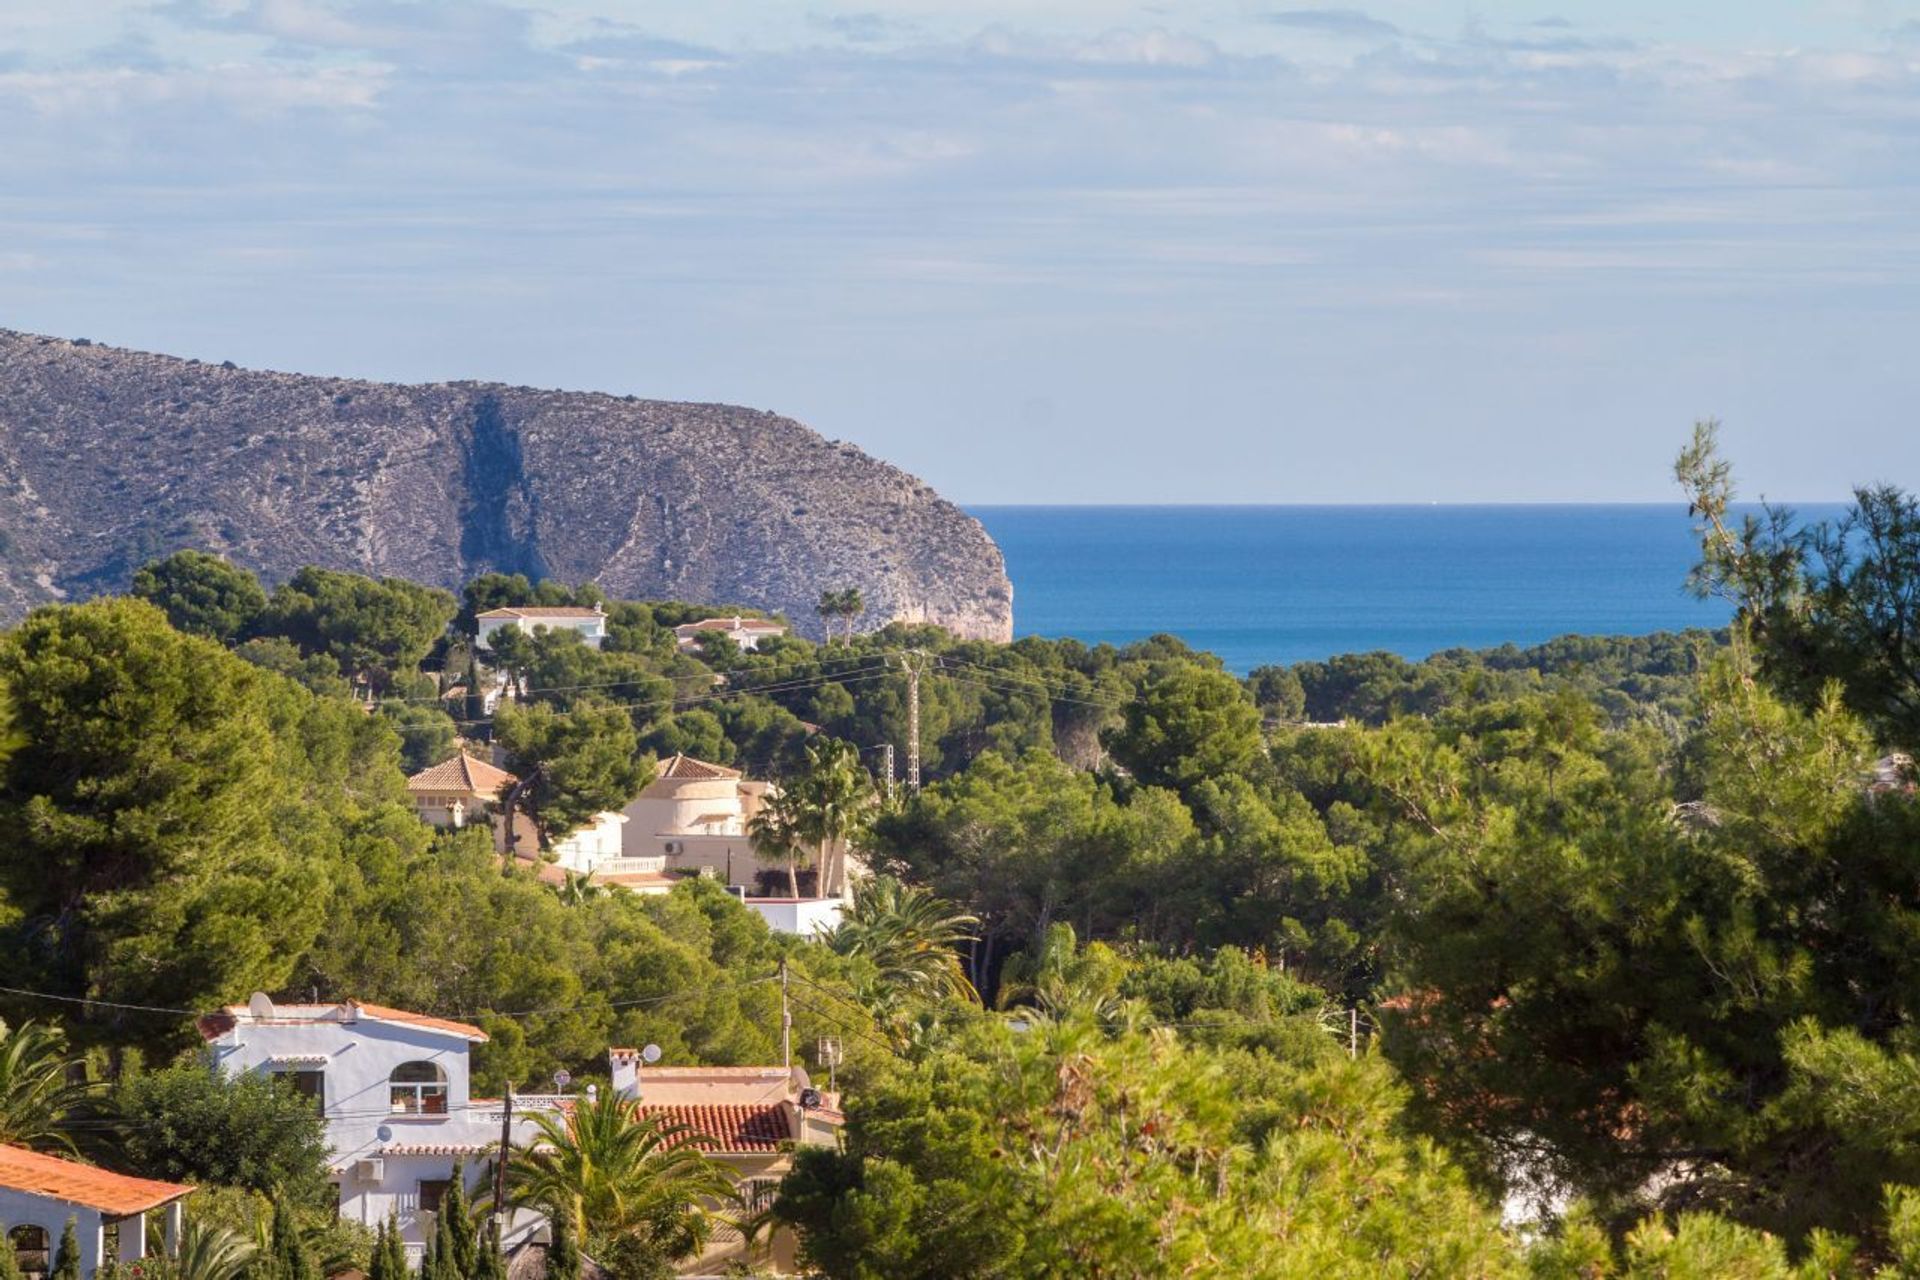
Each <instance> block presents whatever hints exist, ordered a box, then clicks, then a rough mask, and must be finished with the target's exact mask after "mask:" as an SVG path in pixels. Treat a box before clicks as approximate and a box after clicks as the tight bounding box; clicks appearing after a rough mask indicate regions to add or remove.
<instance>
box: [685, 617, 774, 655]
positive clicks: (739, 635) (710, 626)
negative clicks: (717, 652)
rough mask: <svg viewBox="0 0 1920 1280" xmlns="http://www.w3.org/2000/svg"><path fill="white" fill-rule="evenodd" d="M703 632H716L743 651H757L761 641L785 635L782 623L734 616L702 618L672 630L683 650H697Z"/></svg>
mask: <svg viewBox="0 0 1920 1280" xmlns="http://www.w3.org/2000/svg"><path fill="white" fill-rule="evenodd" d="M705 631H717V632H719V633H720V634H721V635H723V636H725V637H726V638H727V639H729V640H731V641H733V643H734V645H735V646H736V647H737V648H740V649H743V650H744V649H758V648H759V647H760V642H761V641H762V640H767V639H771V638H772V637H774V636H783V635H785V634H787V628H786V626H785V625H784V624H782V623H778V622H769V621H767V620H766V619H765V618H743V617H741V616H740V615H739V614H735V615H734V616H733V617H731V618H702V619H700V621H698V622H684V623H681V624H680V625H679V626H677V627H675V628H674V629H673V635H674V640H675V642H676V643H677V644H678V645H679V646H680V648H681V649H683V650H690V649H698V648H699V647H700V635H701V633H702V632H705Z"/></svg>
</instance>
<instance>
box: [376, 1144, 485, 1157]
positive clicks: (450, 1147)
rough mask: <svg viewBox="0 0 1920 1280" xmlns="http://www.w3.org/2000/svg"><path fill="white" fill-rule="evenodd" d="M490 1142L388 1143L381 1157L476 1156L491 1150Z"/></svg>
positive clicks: (383, 1148)
mask: <svg viewBox="0 0 1920 1280" xmlns="http://www.w3.org/2000/svg"><path fill="white" fill-rule="evenodd" d="M494 1146H495V1144H494V1143H491V1142H389V1143H388V1144H387V1145H386V1146H384V1147H382V1148H380V1154H381V1155H383V1156H477V1155H483V1154H485V1153H486V1152H489V1151H491V1150H493V1148H494Z"/></svg>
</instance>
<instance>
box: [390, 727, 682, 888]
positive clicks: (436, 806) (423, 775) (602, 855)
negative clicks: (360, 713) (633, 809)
mask: <svg viewBox="0 0 1920 1280" xmlns="http://www.w3.org/2000/svg"><path fill="white" fill-rule="evenodd" d="M518 781H519V779H518V778H516V777H514V775H512V774H511V773H508V772H507V771H506V770H505V769H502V768H499V767H498V766H496V765H492V764H488V763H487V762H486V761H485V760H480V759H477V758H475V757H473V756H470V755H468V754H467V753H466V752H464V751H462V752H460V753H459V754H458V755H455V756H452V757H450V758H448V759H446V760H442V761H441V762H440V763H439V764H436V765H434V766H433V767H432V768H430V769H422V770H421V771H420V772H419V773H416V774H414V775H413V776H412V777H411V778H408V779H407V793H408V794H409V795H411V796H412V797H413V807H414V812H416V813H418V814H419V815H420V820H421V821H423V822H425V823H428V824H429V825H431V826H435V827H439V828H441V829H443V830H457V829H459V828H460V827H463V826H465V825H466V824H467V823H469V822H488V821H491V822H492V823H493V826H494V848H495V850H496V851H498V852H500V853H503V854H504V853H507V852H508V849H507V832H506V823H505V821H504V820H503V819H502V818H501V816H500V813H501V806H502V801H503V800H504V798H505V796H506V793H507V790H508V788H510V787H512V786H513V785H514V784H515V783H516V782H518ZM626 822H627V819H626V816H625V815H624V814H618V813H601V814H596V815H595V816H594V819H593V821H592V822H590V823H588V824H587V825H586V826H584V827H581V828H580V829H579V830H577V831H574V832H570V833H569V834H568V835H567V836H566V837H565V838H564V839H561V840H557V841H555V842H554V845H553V848H552V849H551V850H550V851H549V853H550V854H551V857H546V856H543V855H542V854H541V852H540V839H539V835H538V833H537V832H536V831H535V830H534V826H533V823H532V821H531V820H523V821H521V822H520V823H518V824H517V826H516V830H515V831H514V838H513V844H514V848H513V850H512V851H511V852H512V854H513V856H515V857H517V858H519V859H520V860H521V861H523V862H528V863H536V864H540V867H539V869H540V870H542V871H543V872H544V873H546V875H547V878H548V879H552V880H555V881H558V880H561V879H564V875H563V874H562V873H563V872H566V871H576V872H592V873H594V875H595V877H596V879H598V880H599V881H600V882H602V883H626V885H627V887H628V888H632V889H639V890H642V891H648V890H651V891H654V892H659V893H665V892H666V891H667V890H668V889H670V888H672V887H673V884H672V881H671V880H669V879H668V878H667V876H666V874H665V872H666V863H665V860H664V859H662V858H651V859H632V858H627V857H625V856H624V853H623V850H622V848H621V830H622V828H623V827H625V826H626ZM548 869H551V870H548Z"/></svg>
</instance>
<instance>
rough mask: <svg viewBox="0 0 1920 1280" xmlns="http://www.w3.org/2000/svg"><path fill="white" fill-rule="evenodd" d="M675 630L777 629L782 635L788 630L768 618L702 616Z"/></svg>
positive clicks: (686, 631)
mask: <svg viewBox="0 0 1920 1280" xmlns="http://www.w3.org/2000/svg"><path fill="white" fill-rule="evenodd" d="M674 630H675V631H676V632H685V633H687V634H688V635H693V634H696V633H698V632H701V631H764V632H776V631H777V632H779V633H780V634H781V635H785V634H786V632H787V629H786V627H785V626H784V625H782V624H780V623H778V622H771V621H769V620H767V619H766V618H702V619H700V621H698V622H683V623H681V624H680V625H679V626H677V627H675V628H674Z"/></svg>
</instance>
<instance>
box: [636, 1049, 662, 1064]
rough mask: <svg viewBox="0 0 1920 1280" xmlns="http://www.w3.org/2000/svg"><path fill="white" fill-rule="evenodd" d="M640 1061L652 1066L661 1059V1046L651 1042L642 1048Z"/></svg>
mask: <svg viewBox="0 0 1920 1280" xmlns="http://www.w3.org/2000/svg"><path fill="white" fill-rule="evenodd" d="M640 1061H642V1062H644V1063H646V1064H647V1065H648V1066H652V1065H653V1064H654V1063H656V1062H658V1061H660V1046H659V1045H657V1044H650V1045H648V1046H647V1047H646V1048H644V1049H642V1050H641V1051H640Z"/></svg>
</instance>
